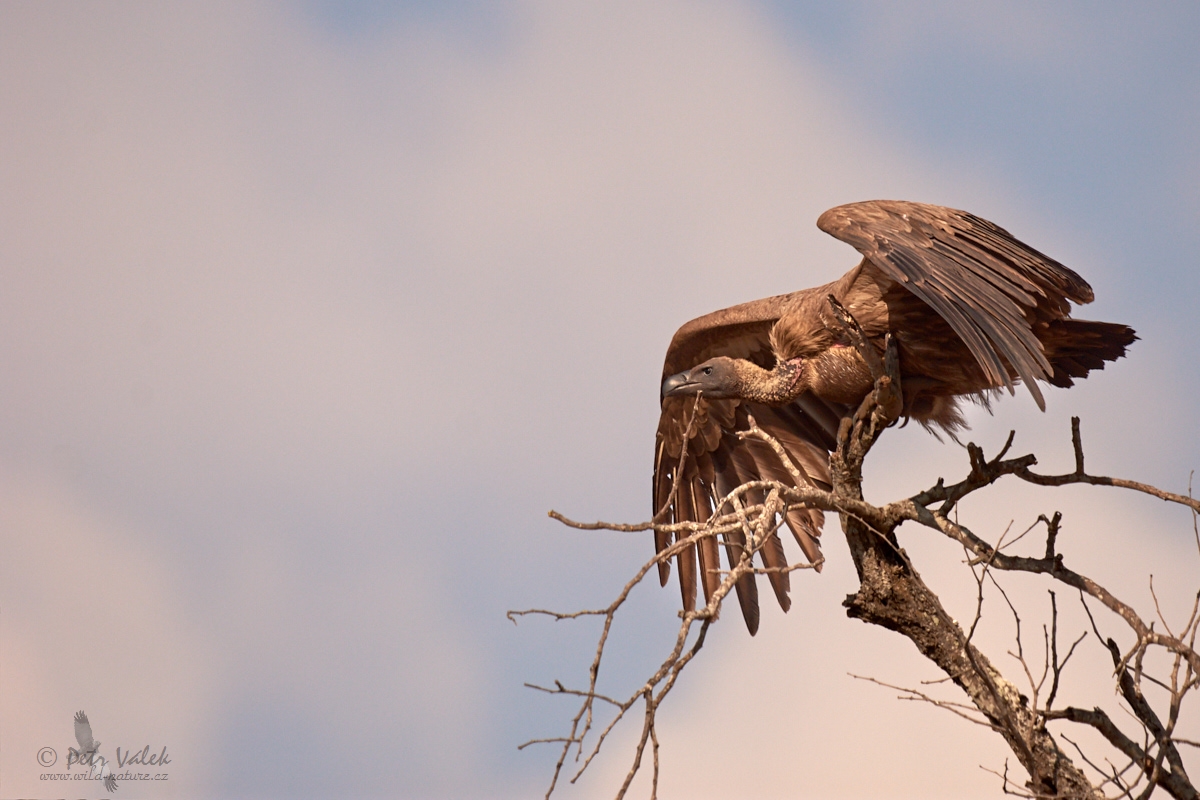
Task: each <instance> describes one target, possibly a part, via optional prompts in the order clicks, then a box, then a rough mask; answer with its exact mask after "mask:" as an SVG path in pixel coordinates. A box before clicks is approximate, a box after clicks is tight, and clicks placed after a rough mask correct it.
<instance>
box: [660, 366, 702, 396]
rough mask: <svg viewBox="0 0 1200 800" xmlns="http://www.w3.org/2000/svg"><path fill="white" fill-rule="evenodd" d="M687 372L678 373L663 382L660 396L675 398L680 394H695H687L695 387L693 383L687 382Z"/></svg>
mask: <svg viewBox="0 0 1200 800" xmlns="http://www.w3.org/2000/svg"><path fill="white" fill-rule="evenodd" d="M688 374H689V373H687V372H679V373H676V374H675V375H672V376H671V377H669V378H667V379H666V380H665V381H663V385H662V396H663V397H675V396H676V395H682V394H695V392H689V391H688V389H690V388H691V387H693V386H695V385H696V382H695V381H691V380H688Z"/></svg>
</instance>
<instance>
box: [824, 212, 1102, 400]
mask: <svg viewBox="0 0 1200 800" xmlns="http://www.w3.org/2000/svg"><path fill="white" fill-rule="evenodd" d="M817 227H819V228H820V229H821V230H823V231H825V232H826V233H828V234H830V235H831V236H834V237H835V238H837V239H841V240H842V241H843V242H846V243H847V244H850V245H853V246H854V247H855V248H856V249H857V250H858V251H859V252H860V253H862V254H863V255H864V256H866V257H867V259H868V260H869V261H870V262H871V263H872V264H874V265H875V266H876V267H877V268H878V269H879V270H881V271H882V272H883V273H884V274H886V275H887V276H888V277H890V278H892V279H893V280H896V281H898V282H899V283H900V284H901V285H902V286H903V287H904V288H905V289H907V290H908V291H910V292H911V293H912V294H913V295H915V296H916V297H918V298H919V299H920V300H921V301H922V302H924V303H926V304H927V305H928V306H929V307H931V308H932V309H933V310H935V311H936V312H937V313H938V314H939V315H940V316H941V317H942V318H943V319H945V320H946V322H947V323H949V325H950V327H951V328H952V329H953V330H954V332H955V333H956V334H958V336H959V338H961V339H962V341H963V343H964V344H965V345H966V346H967V348H968V349H969V350H970V352H971V355H973V356H974V357H975V360H976V361H978V362H979V366H980V367H981V368H982V369H983V371H984V374H985V375H986V376H987V379H988V380H990V381H991V382H992V385H994V386H1007V387H1008V389H1009V391H1012V390H1013V380H1012V378H1011V377H1010V372H1009V369H1008V367H1011V370H1012V371H1013V372H1015V373H1016V374H1017V375H1018V376H1020V378H1021V380H1022V381H1023V382H1024V383H1025V385H1026V386H1027V387H1029V391H1030V393H1032V394H1033V397H1034V400H1036V401H1037V404H1038V406H1039V407H1040V408H1042V409H1043V410H1045V407H1046V404H1045V400H1044V399H1043V398H1042V393H1041V390H1040V389H1039V388H1038V385H1037V383H1036V382H1035V379H1037V378H1040V379H1042V380H1049V379H1050V378H1051V376H1052V375H1053V373H1054V369H1053V368H1052V367H1051V365H1050V363H1049V361H1048V360H1047V359H1046V354H1045V353H1044V352H1043V350H1042V345H1041V344H1040V343H1039V342H1038V338H1037V337H1036V336H1035V335H1034V332H1033V326H1034V325H1041V324H1045V323H1049V322H1050V321H1052V320H1056V319H1062V318H1063V317H1065V316H1066V315H1067V312H1068V311H1069V308H1070V307H1069V305H1068V303H1067V300H1072V301H1074V302H1076V303H1090V302H1091V301H1092V299H1093V296H1092V288H1091V287H1090V286H1088V284H1087V281H1085V280H1084V279H1083V278H1081V277H1079V276H1078V275H1077V274H1075V273H1074V272H1072V271H1071V270H1070V269H1068V268H1067V267H1064V266H1063V265H1062V264H1060V263H1058V262H1057V261H1055V260H1054V259H1052V258H1050V257H1049V256H1046V255H1043V254H1042V253H1039V252H1038V251H1037V250H1034V249H1033V248H1032V247H1029V246H1028V245H1026V244H1024V243H1023V242H1020V241H1018V240H1017V239H1015V238H1013V236H1012V234H1010V233H1009V232H1008V231H1006V230H1004V229H1003V228H1001V227H999V226H998V225H993V224H992V223H990V222H988V221H987V220H985V219H980V218H979V217H977V216H975V215H974V214H969V213H967V212H966V211H956V210H954V209H951V208H943V207H941V206H931V205H925V204H923V203H909V202H902V201H896V200H872V201H869V202H865V203H851V204H849V205H844V206H838V207H837V208H831V209H829V210H828V211H826V212H825V213H824V214H822V215H821V217H820V219H818V220H817ZM1006 365H1007V366H1006Z"/></svg>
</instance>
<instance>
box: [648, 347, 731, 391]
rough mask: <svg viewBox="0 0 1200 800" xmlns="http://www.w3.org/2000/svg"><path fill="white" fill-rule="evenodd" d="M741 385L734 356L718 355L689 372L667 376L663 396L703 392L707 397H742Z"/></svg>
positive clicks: (663, 386)
mask: <svg viewBox="0 0 1200 800" xmlns="http://www.w3.org/2000/svg"><path fill="white" fill-rule="evenodd" d="M741 386H742V380H741V375H740V373H739V370H738V364H737V363H736V362H735V361H734V359H732V358H726V357H725V356H718V357H717V358H711V359H709V360H708V361H705V362H704V363H703V364H700V365H699V366H696V367H692V368H691V369H689V370H688V371H687V372H680V373H678V374H676V375H672V376H671V377H669V378H667V379H666V380H665V381H663V385H662V396H663V398H667V397H683V396H685V395H692V394H700V393H701V392H703V393H704V396H705V397H711V398H713V399H715V400H720V399H724V398H730V397H740V396H741V395H740V393H739V390H740V389H741Z"/></svg>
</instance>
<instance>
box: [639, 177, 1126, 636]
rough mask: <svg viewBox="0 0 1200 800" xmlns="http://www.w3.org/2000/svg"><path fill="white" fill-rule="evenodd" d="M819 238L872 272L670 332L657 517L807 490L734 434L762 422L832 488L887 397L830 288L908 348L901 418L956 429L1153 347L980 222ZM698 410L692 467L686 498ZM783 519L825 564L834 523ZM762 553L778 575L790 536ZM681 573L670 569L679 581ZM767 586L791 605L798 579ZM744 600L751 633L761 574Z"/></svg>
mask: <svg viewBox="0 0 1200 800" xmlns="http://www.w3.org/2000/svg"><path fill="white" fill-rule="evenodd" d="M817 227H819V228H820V229H821V230H823V231H825V232H826V233H828V234H830V235H832V236H834V237H836V238H838V239H840V240H842V241H843V242H846V243H847V244H850V245H853V246H854V247H855V248H856V249H857V250H858V251H859V252H860V253H862V254H863V256H864V258H863V260H862V262H861V263H860V264H859V265H858V266H856V267H855V268H854V269H852V270H850V271H849V272H847V273H846V274H845V275H843V276H842V277H841V278H839V279H838V280H836V281H834V282H833V283H829V284H826V285H824V286H818V287H816V288H813V289H805V290H803V291H799V292H793V293H791V294H785V295H779V296H776V297H768V298H765V299H763V300H756V301H754V302H751V303H743V304H741V305H737V306H733V307H731V308H726V309H724V310H722V311H717V312H715V313H712V314H707V315H705V316H703V317H700V318H698V319H694V320H692V321H691V322H689V323H687V324H686V325H684V326H683V327H682V328H680V329H679V330H678V332H676V334H675V336H674V338H672V340H671V345H670V347H668V348H667V356H666V361H665V363H664V364H663V373H662V378H663V382H662V386H661V394H660V397H661V400H662V415H661V417H660V419H659V424H658V434H657V437H656V439H657V441H656V447H655V461H654V512H655V515H656V518H657V519H658V520H659V521H665V522H680V521H688V520H691V521H703V520H705V519H707V518H708V517H709V516H710V515H711V513H712V510H713V507H714V502H715V501H716V500H717V499H718V498H721V497H724V496H725V495H726V494H727V493H728V492H729V491H730V490H732V489H733V488H735V487H737V486H738V485H740V484H742V483H745V482H747V481H751V480H760V479H764V480H777V481H781V482H783V483H785V484H788V485H792V483H793V481H792V479H791V477H790V476H789V472H788V470H786V469H785V468H784V467H783V465H782V463H781V462H780V461H779V459H778V458H777V457H776V455H775V453H774V451H773V450H771V449H770V448H769V447H768V446H767V445H766V444H765V443H763V442H761V441H758V440H745V441H743V440H739V439H738V437H737V436H736V435H735V432H736V431H739V430H745V429H746V427H747V420H748V415H753V417H754V418H755V420H756V421H757V423H758V425H759V427H760V428H762V429H763V430H764V431H766V432H767V433H770V434H771V435H772V436H774V437H775V438H776V439H777V440H778V441H779V442H780V444H782V445H783V447H784V448H785V449H786V451H787V453H788V455H789V456H790V457H791V459H792V461H793V462H794V464H795V466H796V467H798V468H799V471H800V472H801V474H802V475H804V476H806V477H807V478H808V480H810V481H812V483H813V484H814V485H816V486H819V487H822V488H826V489H828V488H830V486H829V481H830V478H829V453H830V451H831V450H833V449H834V447H835V444H836V441H835V437H836V434H837V428H838V423H839V421H840V420H841V418H842V417H843V416H844V415H846V414H847V413H851V412H852V411H853V409H855V408H857V406H858V404H859V403H861V402H862V400H863V398H864V397H866V395H867V393H868V392H870V391H871V389H872V387H873V380H872V377H871V373H870V370H869V369H868V368H867V365H866V363H865V362H864V361H863V359H862V357H861V356H860V355H859V353H858V350H857V349H855V348H854V347H852V346H849V341H848V340H847V339H846V337H845V334H844V332H843V328H842V327H841V326H840V325H838V324H837V323H836V322H835V321H834V320H833V317H832V311H831V308H830V305H829V302H828V297H829V295H833V296H834V297H835V298H837V300H838V301H839V302H840V303H841V304H842V305H843V306H844V307H845V308H846V309H847V310H848V311H849V312H850V313H851V314H852V315H853V316H854V317H855V319H856V320H857V321H858V323H859V324H860V326H861V327H862V329H863V331H864V332H865V333H866V335H867V337H868V340H869V341H871V342H872V343H873V344H875V345H876V346H877V347H878V348H879V349H880V350H882V348H883V342H884V338H885V336H886V335H887V334H888V333H891V334H892V336H893V337H894V339H895V340H896V342H897V344H898V350H899V356H900V375H901V388H902V392H903V396H904V409H903V416H904V417H905V418H906V419H914V420H916V421H918V422H920V423H921V424H923V425H924V426H925V427H927V428H931V427H932V426H937V427H940V428H942V429H943V430H945V431H946V432H948V433H949V434H951V436H953V434H954V433H955V431H956V430H958V429H960V428H962V427H963V426H964V422H963V418H962V416H961V414H960V413H959V409H958V402H959V399H960V398H963V397H966V398H969V399H974V400H979V401H982V402H984V403H985V404H986V402H987V400H988V398H989V397H990V396H991V395H992V394H994V393H995V392H997V391H998V390H999V389H1001V388H1007V389H1009V391H1010V392H1011V391H1013V387H1014V385H1015V384H1016V383H1018V382H1020V383H1024V384H1025V386H1026V387H1027V388H1028V389H1029V391H1030V393H1031V394H1032V395H1033V398H1034V400H1035V401H1036V402H1037V404H1038V407H1039V408H1042V409H1043V410H1044V409H1045V401H1044V400H1043V398H1042V393H1041V390H1040V388H1039V387H1038V384H1037V382H1038V381H1045V382H1047V383H1049V384H1051V385H1053V386H1064V387H1065V386H1070V385H1072V383H1073V382H1074V380H1073V379H1075V378H1082V377H1085V376H1086V375H1087V374H1088V372H1089V371H1090V370H1093V369H1102V368H1103V367H1104V362H1106V361H1112V360H1114V359H1117V358H1120V357H1121V356H1123V355H1124V354H1125V348H1126V347H1128V346H1129V345H1130V344H1131V343H1132V342H1133V341H1134V340H1135V339H1136V338H1137V337H1136V336H1135V335H1134V332H1133V330H1132V329H1130V328H1129V327H1127V326H1125V325H1120V324H1114V323H1108V322H1089V321H1086V320H1076V319H1072V318H1071V317H1070V303H1071V302H1074V303H1078V304H1082V303H1088V302H1091V301H1092V299H1093V295H1092V289H1091V287H1090V286H1088V284H1087V282H1086V281H1085V280H1083V278H1081V277H1080V276H1079V275H1077V274H1075V273H1074V272H1073V271H1071V270H1070V269H1068V268H1067V267H1064V266H1063V265H1062V264H1060V263H1058V262H1057V261H1055V260H1054V259H1052V258H1049V257H1048V256H1045V255H1043V254H1042V253H1039V252H1038V251H1037V250H1034V249H1033V248H1031V247H1029V246H1028V245H1026V244H1024V243H1022V242H1020V241H1018V240H1017V239H1015V238H1014V237H1013V236H1012V235H1011V234H1010V233H1009V232H1008V231H1006V230H1004V229H1003V228H1000V227H999V226H997V225H994V224H992V223H991V222H988V221H987V220H984V219H980V218H979V217H976V216H974V215H973V214H969V213H967V212H965V211H956V210H954V209H950V208H943V207H941V206H932V205H925V204H921V203H910V202H901V201H892V200H874V201H869V202H864V203H852V204H850V205H845V206H839V207H837V208H832V209H830V210H829V211H826V212H825V213H824V214H822V215H821V217H820V219H818V220H817ZM696 395H699V398H697V397H696ZM693 409H696V415H697V416H696V420H695V421H694V423H693V425H692V428H691V436H690V438H689V441H688V447H687V460H686V463H685V464H684V465H682V470H683V471H682V475H681V476H680V482H679V489H678V491H677V493H676V496H675V497H674V499H672V498H671V487H672V485H673V483H674V481H675V476H676V473H677V472H678V471H679V470H680V469H681V465H680V463H679V460H680V454H681V452H682V447H681V446H682V444H683V436H684V433H685V432H686V431H687V430H688V420H689V418H690V416H691V414H692V410H693ZM753 499H754V498H751V500H753ZM762 499H763V498H761V497H760V498H758V501H759V502H761V500H762ZM668 503H669V507H664V506H665V505H667V504H668ZM785 522H786V523H787V526H788V528H789V529H791V531H792V533H793V535H794V536H795V538H796V541H797V543H798V544H799V545H800V548H801V550H802V551H803V552H804V555H805V557H806V558H807V559H808V560H809V561H810V562H813V561H816V560H817V558H818V557H819V556H820V548H819V546H818V542H817V537H818V536H820V533H821V526H822V524H823V522H824V516H823V514H822V513H821V512H820V511H819V510H816V509H808V508H795V507H793V508H791V509H790V510H789V511H788V513H787V515H786V518H785ZM742 543H743V544H744V542H742ZM655 544H656V546H657V548H658V550H659V551H660V552H661V551H662V550H663V549H664V548H666V547H668V546H669V545H670V544H671V541H670V534H669V533H664V532H659V533H656V536H655ZM726 548H727V551H728V556H729V558H731V559H733V560H734V561H735V562H736V561H737V560H738V559H739V558H740V556H741V552H742V551H741V547H740V546H739V541H738V537H737V536H736V535H735V536H733V537H731V538H730V539H729V540H728V541H727V544H726ZM698 549H699V570H697V553H696V550H697V548H696V547H691V548H688V549H687V550H685V551H684V552H682V553H680V554H679V556H678V558H677V563H678V565H679V579H680V585H681V588H682V592H683V605H684V608H686V609H689V610H690V609H693V608H694V607H695V602H696V584H697V582H699V584H700V587H701V589H702V590H703V592H704V596H705V598H706V599H707V598H708V597H710V596H711V594H712V592H713V591H714V590H715V589H716V587H717V586H718V585H719V584H720V582H721V576H720V569H721V565H720V555H719V551H718V545H717V542H716V541H715V540H714V539H711V538H708V539H705V540H703V543H702V544H700V545H699V548H698ZM760 553H761V560H762V562H763V566H765V567H768V568H770V567H784V566H786V565H787V559H786V557H785V556H784V551H783V544H782V542H780V541H779V538H778V537H773V538H772V540H771V541H770V542H768V543H767V544H766V546H764V547H763V548H762V550H761V551H760ZM669 576H670V564H669V563H668V562H666V561H664V562H662V563H661V564H660V565H659V577H660V579H661V581H662V583H663V585H666V582H667V579H668V577H669ZM768 577H769V580H770V584H771V588H772V589H773V590H774V593H775V597H776V599H777V600H778V601H779V604H780V606H782V607H783V609H784V610H785V611H786V610H787V609H788V607H789V606H790V600H789V598H788V590H789V580H788V573H787V572H786V571H773V572H770V573H769V574H768ZM736 589H737V595H738V601H739V604H740V605H741V609H742V614H743V616H744V617H745V620H746V626H747V627H748V628H749V630H750V633H751V634H753V633H754V632H755V631H756V630H757V629H758V618H759V617H758V615H759V611H758V597H757V588H756V583H755V579H754V576H753V575H746V576H745V577H744V578H743V579H742V580H741V581H739V582H738V584H737V586H736Z"/></svg>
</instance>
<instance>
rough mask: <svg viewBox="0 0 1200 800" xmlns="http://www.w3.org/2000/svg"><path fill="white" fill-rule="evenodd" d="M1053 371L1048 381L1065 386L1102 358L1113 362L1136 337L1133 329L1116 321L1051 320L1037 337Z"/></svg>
mask: <svg viewBox="0 0 1200 800" xmlns="http://www.w3.org/2000/svg"><path fill="white" fill-rule="evenodd" d="M1038 338H1040V339H1041V340H1042V348H1043V349H1044V350H1045V353H1046V358H1047V360H1049V362H1050V366H1052V367H1054V374H1053V375H1052V376H1051V377H1050V383H1051V384H1053V385H1054V386H1062V387H1067V386H1071V385H1073V384H1074V383H1075V381H1074V379H1075V378H1085V377H1087V374H1088V373H1089V372H1090V371H1092V370H1094V369H1104V362H1105V361H1116V360H1117V359H1118V358H1120V357H1121V356H1123V355H1125V348H1127V347H1129V345H1131V344H1133V343H1134V341H1136V340H1137V335H1136V334H1134V332H1133V328H1130V327H1129V326H1128V325H1121V324H1119V323H1115V322H1092V321H1091V320H1086V319H1070V318H1068V319H1059V320H1055V321H1053V322H1051V323H1050V326H1049V327H1048V328H1047V329H1046V331H1045V333H1043V334H1042V335H1041V336H1040V337H1038Z"/></svg>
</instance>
